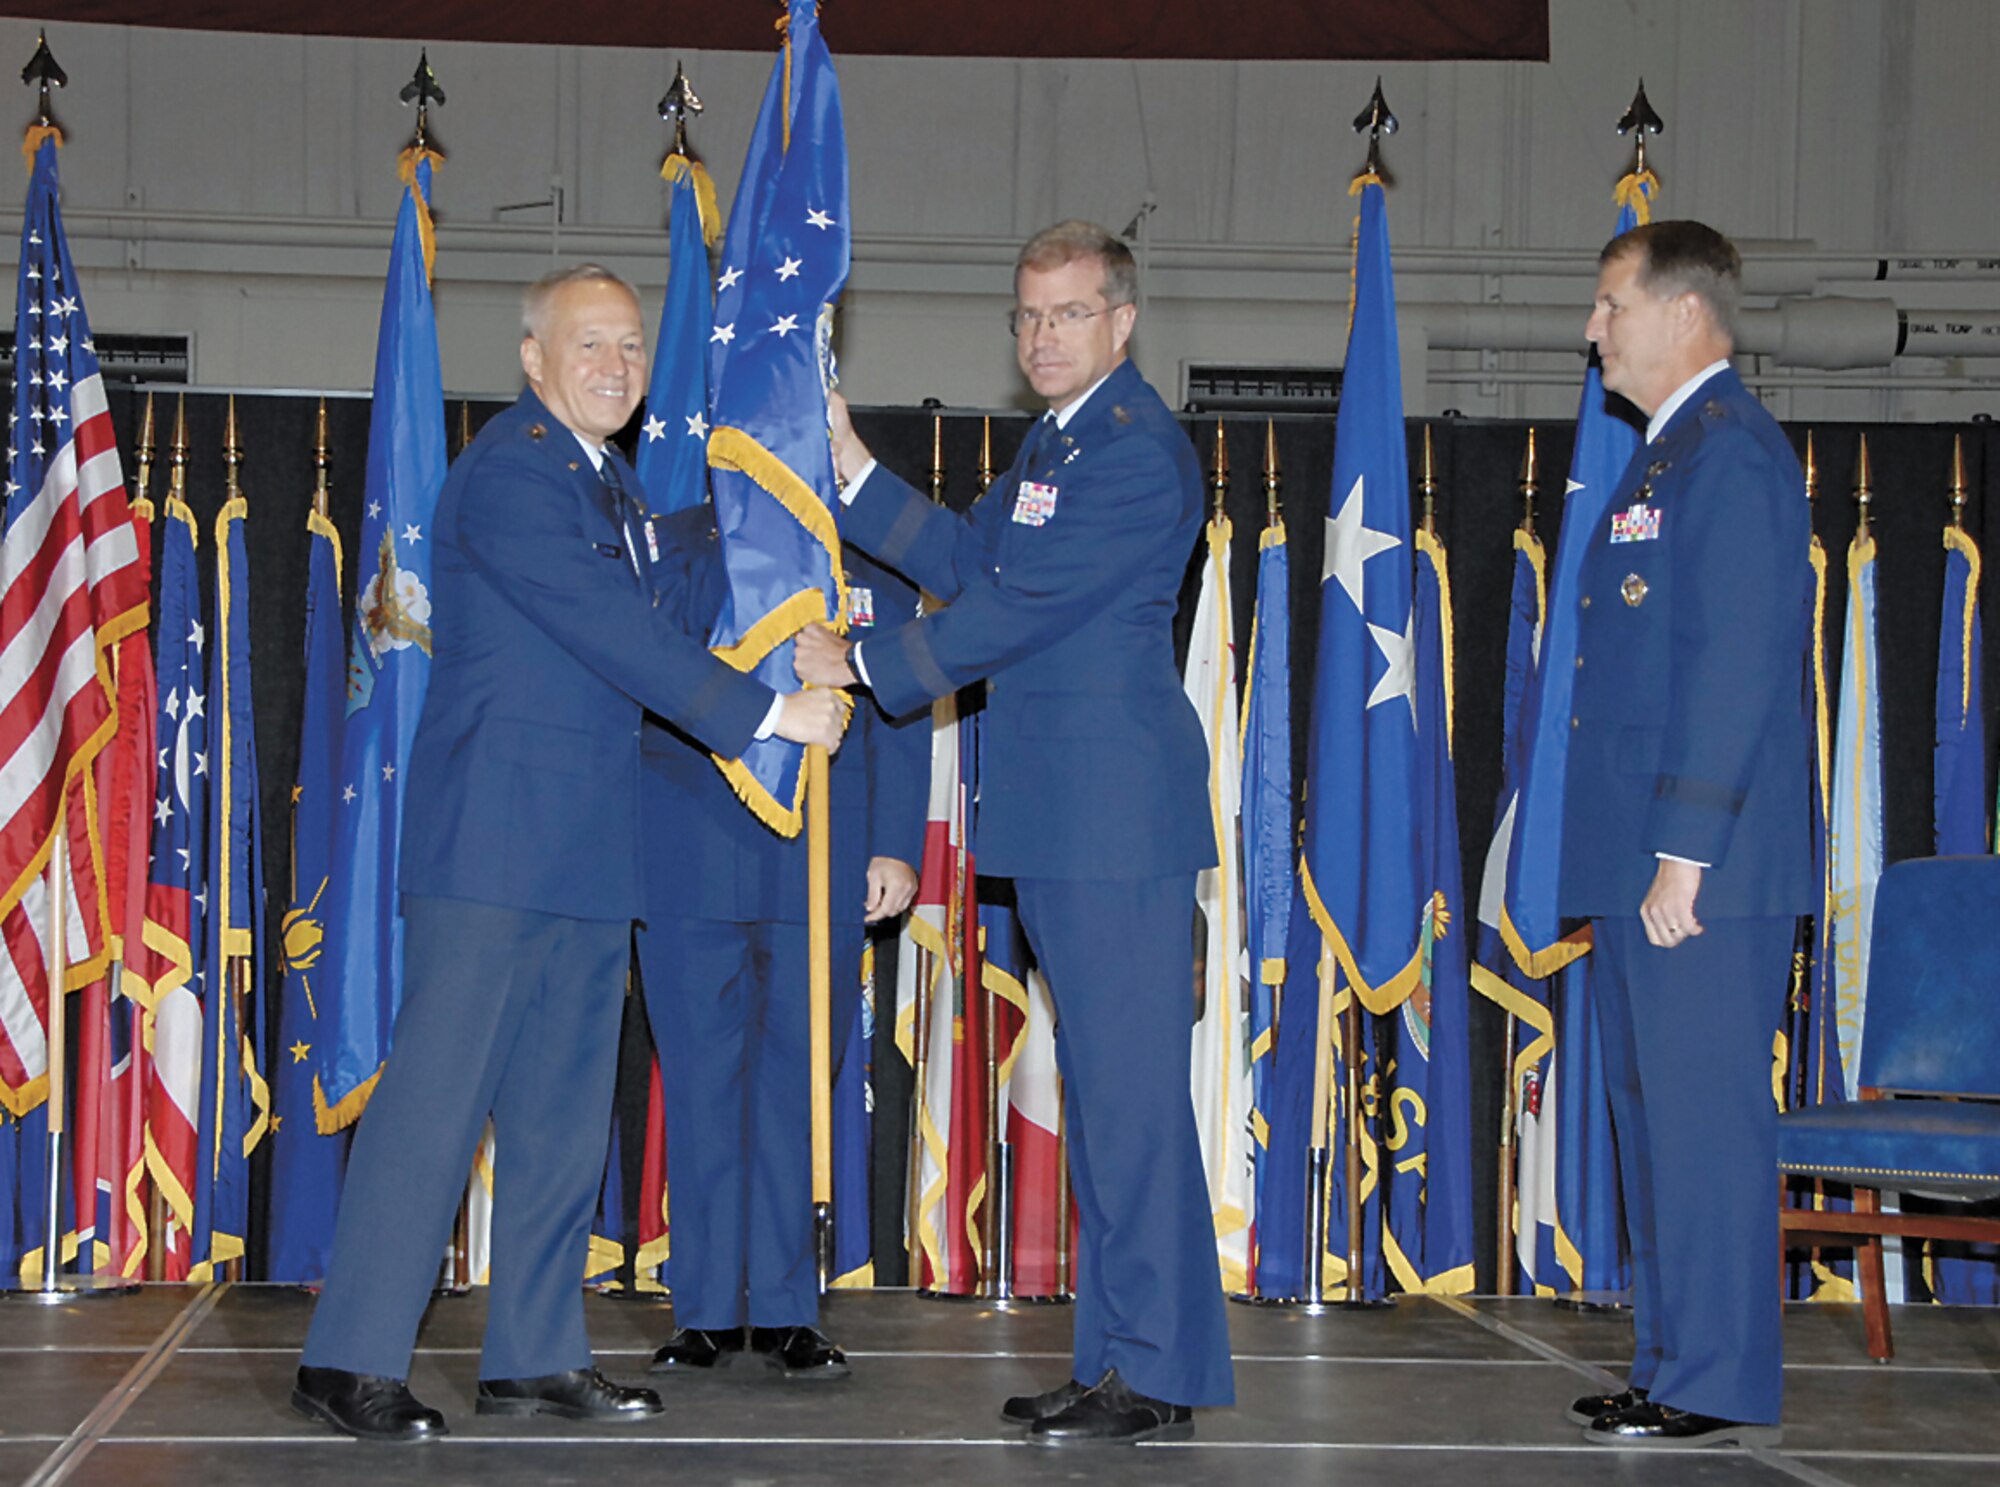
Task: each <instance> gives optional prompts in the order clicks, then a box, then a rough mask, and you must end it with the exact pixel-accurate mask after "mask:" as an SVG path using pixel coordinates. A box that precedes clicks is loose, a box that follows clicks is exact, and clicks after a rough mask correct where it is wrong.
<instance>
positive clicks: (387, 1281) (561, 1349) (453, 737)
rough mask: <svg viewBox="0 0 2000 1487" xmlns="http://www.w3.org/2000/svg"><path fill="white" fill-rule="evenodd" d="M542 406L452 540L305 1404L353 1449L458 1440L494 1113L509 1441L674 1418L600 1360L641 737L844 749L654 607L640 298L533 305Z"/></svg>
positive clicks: (483, 444) (526, 355)
mask: <svg viewBox="0 0 2000 1487" xmlns="http://www.w3.org/2000/svg"><path fill="white" fill-rule="evenodd" d="M523 321H524V328H525V332H526V333H525V335H524V338H523V339H522V342H521V365H522V367H523V369H524V370H525V371H526V373H527V378H528V383H529V390H528V391H526V392H524V393H522V395H521V398H520V401H519V402H517V403H516V404H515V405H514V406H513V407H512V408H511V409H509V410H508V411H507V412H505V413H502V414H500V415H498V416H497V417H495V418H494V419H493V420H492V421H491V422H489V423H488V424H487V426H486V427H485V428H484V429H482V430H481V431H480V434H479V437H478V438H477V439H475V440H474V441H473V443H472V444H471V446H470V447H469V448H467V449H466V450H465V452H464V453H463V454H461V455H460V456H459V458H458V461H457V463H455V464H454V465H453V466H452V468H451V474H450V476H449V478H448V479H447V480H446V481H445V486H444V491H443V493H442V495H441V496H440V497H439V500H438V507H437V515H436V517H435V519H434V525H433V530H432V532H431V534H430V536H431V540H432V541H434V542H435V543H436V544H437V547H436V561H435V566H434V570H433V571H434V575H435V578H434V584H435V615H436V618H435V620H434V621H433V624H434V646H435V653H434V656H433V661H432V670H431V681H430V690H429V693H428V695H427V698H426V700H425V703H424V711H423V716H422V719H421V721H420V722H419V723H418V725H417V732H416V739H415V742H414V744H413V745H412V749H411V755H410V765H409V783H410V790H409V795H408V801H409V804H408V807H407V810H406V814H405V818H404V823H403V848H402V861H401V864H400V869H399V872H398V877H397V883H398V887H399V888H400V890H401V892H402V895H403V899H402V904H403V915H404V938H403V964H404V984H405V986H406V987H407V992H406V995H405V998H404V1002H403V1006H402V1010H401V1011H400V1012H399V1014H398V1015H397V1019H396V1031H395V1039H394V1044H393V1051H392V1052H391V1054H390V1057H389V1061H388V1064H387V1066H386V1067H385V1068H384V1070H383V1072H382V1075H381V1081H380V1083H379V1084H378V1086H377V1087H376V1090H375V1094H374V1097H373V1099H372V1100H371V1101H370V1103H369V1107H368V1111H367V1114H366V1115H365V1116H364V1117H363V1119H362V1121H361V1125H360V1129H359V1131H358V1133H357V1134H356V1136H355V1141H354V1150H353V1155H352V1157H351V1159H350V1161H349V1164H348V1169H347V1180H346V1186H345V1188H344V1190H343V1192H342V1195H341V1204H340V1219H339V1223H338V1226H337V1229H336V1231H335V1236H334V1249H333V1258H332V1261H331V1263H330V1265H329V1267H328V1273H327V1279H326V1287H325V1290H324V1292H323V1294H322V1295H321V1297H320V1301H319V1306H318V1308H317V1309H316V1311H315V1312H314V1314H313V1321H312V1328H311V1330H310V1332H309V1333H308V1334H307V1337H306V1345H305V1352H304V1355H303V1357H302V1358H301V1360H300V1361H301V1365H302V1366H301V1367H300V1369H299V1377H298V1386H297V1388H296V1389H295V1390H294V1391H293V1394H292V1402H293V1404H294V1406H295V1407H296V1408H298V1409H299V1410H300V1411H301V1412H302V1413H305V1414H307V1415H310V1416H313V1417H315V1418H317V1419H321V1420H324V1421H325V1422H326V1423H328V1424H330V1425H332V1426H333V1427H334V1428H335V1429H337V1430H341V1431H345V1432H346V1433H348V1434H350V1435H357V1436H362V1437H365V1438H368V1439H374V1440H392V1441H417V1440H425V1439H428V1438H431V1437H434V1436H438V1435H442V1434H444V1433H445V1423H444V1417H443V1416H442V1415H440V1414H439V1413H438V1412H437V1411H435V1410H432V1409H427V1408H426V1407H425V1406H423V1405H422V1404H420V1403H419V1402H418V1401H417V1400H416V1399H415V1398H414V1397H413V1396H412V1395H411V1394H410V1391H409V1388H408V1385H407V1383H406V1382H405V1380H406V1379H407V1376H408V1373H409V1366H410V1355H411V1351H412V1348H413V1347H414V1345H415V1339H416V1332H417V1325H418V1323H419V1322H420V1321H421V1319H422V1317H423V1313H424V1308H425V1306H426V1304H427V1303H428V1301H429V1299H430V1292H431V1285H432V1282H433V1281H434V1279H435V1278H436V1275H437V1268H438V1259H439V1256H440V1255H441V1254H442V1253H443V1250H444V1244H445V1239H446V1237H447V1235H448V1234H449V1233H450V1230H451V1223H452V1216H453V1214H454V1213H455V1211H456V1210H457V1207H458V1200H459V1195H460V1193H461V1192H462V1191H463V1189H464V1185H465V1180H466V1174H467V1173H468V1171H469V1170H470V1169H471V1165H472V1156H473V1151H474V1148H475V1146H476V1145H477V1143H478V1141H479V1138H480V1133H481V1130H482V1128H483V1127H484V1125H485V1123H486V1119H487V1116H488V1114H489V1113H490V1114H491V1116H492V1119H493V1125H494V1135H495V1149H496V1173H495V1182H496V1188H495V1199H496V1201H495V1208H494V1220H493V1283H492V1291H491V1300H490V1302H489V1314H488V1320H487V1326H486V1339H485V1348H484V1351H483V1354H482V1356H481V1359H480V1382H479V1390H478V1409H479V1412H480V1413H481V1414H534V1413H541V1412H547V1413H552V1414H557V1415H563V1416H566V1417H569V1418H573V1419H586V1420H622V1419H633V1418H639V1417H642V1416H644V1415H647V1414H651V1413H654V1412H657V1411H658V1409H659V1407H660V1405H659V1400H658V1398H657V1396H655V1395H654V1394H653V1393H652V1392H651V1391H650V1390H644V1389H627V1388H621V1387H620V1386H618V1385H616V1384H612V1383H610V1382H608V1381H607V1380H606V1379H604V1377H603V1376H602V1375H601V1374H599V1373H598V1372H597V1370H596V1369H595V1368H594V1367H593V1366H592V1363H591V1351H590V1343H589V1340H588V1338H586V1337H585V1335H584V1326H583V1297H582V1277H583V1266H584V1259H585V1255H586V1252H587V1248H588V1242H589V1228H590V1219H591V1211H592V1206H593V1202H594V1200H595V1197H596V1190H597V1182H598V1177H599V1174H601V1173H602V1172H603V1170H604V1148H605V1143H606V1140H607V1136H608V1132H609V1129H610V1119H609V1117H610V1110H611V1096H612V1080H613V1075H614V1066H615V1062H616V1054H617V1041H618V1026H619V1013H620V1006H621V1003H622V1000H623V994H624V987H625V973H626V966H627V963H628V957H629V954H630V949H631V925H632V921H633V919H634V918H635V917H637V916H638V914H639V913H640V911H641V906H642V905H641V876H640V853H639V833H638V819H639V808H638V798H639V777H640V771H639V720H640V715H641V711H642V709H643V708H647V707H650V708H652V709H654V710H655V711H657V712H660V713H662V714H664V715H666V716H668V717H671V718H673V719H674V720H675V721H676V722H677V723H678V724H679V725H680V726H681V727H683V728H685V729H686V730H687V731H688V732H689V733H690V734H691V735H693V736H694V737H696V738H699V739H701V740H702V741H703V743H704V744H706V745H707V746H709V747H711V748H714V749H716V750H717V751H719V752H721V753H724V754H729V755H734V754H736V753H738V752H740V751H741V750H742V749H743V748H744V746H745V745H746V744H748V743H749V742H750V740H751V739H752V738H753V737H756V736H759V735H760V734H763V733H765V732H768V731H775V732H777V733H779V734H781V735H782V736H784V737H787V738H794V739H799V740H802V741H813V742H820V743H827V744H832V743H835V742H837V741H838V738H839V721H838V707H837V704H835V703H834V700H833V699H832V698H830V697H827V696H814V695H812V694H809V693H798V694H794V695H792V696H787V697H783V698H780V697H778V696H777V695H776V694H775V693H773V692H772V691H771V690H770V689H769V688H768V687H765V686H763V685H761V684H759V683H757V682H754V681H751V680H750V679H749V678H747V677H745V676H743V675H741V674H740V673H738V672H736V671H734V670H732V669H731V668H730V667H728V666H726V665H724V664H723V663H722V662H720V661H718V660H716V659H715V658H714V657H713V656H710V655H709V654H708V653H707V652H706V651H705V650H703V649H702V648H701V647H700V646H699V645H696V644H695V643H693V642H692V641H690V640H689V639H688V638H687V637H686V636H685V635H684V634H683V633H682V632H681V629H680V626H679V625H678V624H677V623H675V622H674V621H673V620H672V619H671V618H670V616H669V614H668V612H667V611H666V610H665V609H663V608H662V607H660V606H659V605H658V604H656V603H655V602H654V592H655V591H654V590H652V589H651V588H650V586H649V585H648V584H647V582H646V580H645V577H644V576H643V575H644V568H645V565H646V563H647V561H648V559H649V556H650V555H649V553H648V552H647V550H646V548H645V546H643V545H642V544H641V543H640V542H639V541H638V540H637V537H636V535H635V534H637V533H639V532H640V531H641V530H643V526H642V523H643V517H644V513H643V512H642V511H641V510H639V509H638V507H637V504H636V502H634V501H633V500H632V499H631V498H630V497H629V496H628V495H627V494H626V492H631V491H637V490H638V489H639V485H638V479H637V477H636V476H635V475H634V474H633V473H632V470H631V468H630V467H629V466H627V465H626V464H625V462H624V460H623V459H622V458H620V457H619V455H618V454H617V453H616V452H615V451H613V450H611V449H610V448H609V447H608V446H607V444H606V442H605V441H606V440H608V439H609V438H610V437H611V435H612V434H614V433H616V432H617V431H618V430H619V429H620V428H622V427H623V426H624V424H625V423H626V421H627V420H628V419H629V418H630V417H631V415H632V410H633V409H634V408H635V407H636V406H637V405H638V401H639V397H640V394H641V392H642V391H643V389H644V387H645V381H646V378H645V340H644V337H643V334H642V332H641V330H640V325H639V305H638V301H637V299H636V298H635V296H634V295H633V293H632V290H631V288H630V287H629V286H627V285H626V284H625V283H623V282H622V281H621V280H619V279H617V278H616V277H615V276H613V275H611V274H610V273H608V272H606V271H605V270H603V269H600V268H597V267H596V266H594V265H583V266H581V267H579V268H575V269H569V270H563V271H559V272H557V273H554V274H551V275H549V276H548V277H546V278H544V279H542V280H541V281H540V282H538V283H537V284H535V285H534V286H533V287H532V288H531V289H530V290H529V291H528V293H527V296H526V298H525V300H524V303H523Z"/></svg>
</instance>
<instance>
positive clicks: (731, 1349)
mask: <svg viewBox="0 0 2000 1487" xmlns="http://www.w3.org/2000/svg"><path fill="white" fill-rule="evenodd" d="M742 1351H743V1329H742V1328H741V1327H728V1328H720V1329H716V1328H708V1327H676V1328H675V1329H674V1335H673V1336H672V1337H670V1338H668V1339H667V1341H666V1344H665V1345H664V1346H663V1347H662V1348H661V1349H660V1350H659V1351H658V1352H657V1353H655V1354H653V1361H652V1363H651V1364H650V1365H649V1371H651V1372H653V1373H664V1374H681V1375H684V1376H685V1375H689V1374H702V1373H717V1372H720V1371H721V1370H722V1369H725V1368H727V1367H729V1365H730V1363H731V1362H732V1361H733V1360H734V1359H735V1358H736V1357H737V1355H739V1354H740V1353H741V1352H742Z"/></svg>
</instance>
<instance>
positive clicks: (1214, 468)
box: [1208, 418, 1229, 516]
mask: <svg viewBox="0 0 2000 1487" xmlns="http://www.w3.org/2000/svg"><path fill="white" fill-rule="evenodd" d="M1208 491H1209V495H1210V497H1211V498H1212V499H1213V502H1214V506H1215V514H1216V515H1217V516H1221V515H1222V508H1223V506H1224V505H1226V504H1227V503H1228V500H1229V445H1228V442H1227V441H1226V440H1224V438H1223V437H1222V420H1221V419H1219V418H1218V419H1216V420H1215V455H1214V457H1213V459H1212V460H1211V461H1210V462H1209V470H1208Z"/></svg>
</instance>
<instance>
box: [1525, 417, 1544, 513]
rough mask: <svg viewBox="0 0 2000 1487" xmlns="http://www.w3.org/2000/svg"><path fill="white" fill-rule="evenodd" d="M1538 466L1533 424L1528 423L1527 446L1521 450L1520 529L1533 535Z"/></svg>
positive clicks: (1538, 489)
mask: <svg viewBox="0 0 2000 1487" xmlns="http://www.w3.org/2000/svg"><path fill="white" fill-rule="evenodd" d="M1541 488H1542V487H1541V474H1540V467H1539V465H1538V464H1537V462H1536V457H1535V426H1534V425H1533V424H1529V425H1528V447H1527V448H1526V449H1524V450H1523V451H1522V452H1521V481H1520V490H1521V530H1522V531H1524V532H1526V533H1527V534H1528V535H1529V536H1530V537H1532V536H1534V535H1535V497H1536V496H1537V495H1539V494H1540V493H1541Z"/></svg>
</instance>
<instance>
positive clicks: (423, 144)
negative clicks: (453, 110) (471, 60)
mask: <svg viewBox="0 0 2000 1487" xmlns="http://www.w3.org/2000/svg"><path fill="white" fill-rule="evenodd" d="M396 96H397V97H398V98H400V99H402V100H403V102H404V103H405V104H410V103H414V104H415V105H416V106H417V133H416V137H415V138H414V139H412V140H411V141H410V144H411V148H413V149H416V150H426V149H428V148H430V138H429V126H430V106H431V105H432V104H433V103H443V102H444V101H445V100H444V89H443V88H440V87H439V86H438V80H437V74H436V73H435V72H432V71H431V54H430V48H428V47H426V48H424V49H423V50H422V51H420V52H418V54H417V71H416V75H415V76H414V77H412V78H411V79H410V80H409V81H408V82H407V83H405V84H403V91H402V92H401V93H399V94H397V95H396Z"/></svg>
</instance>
